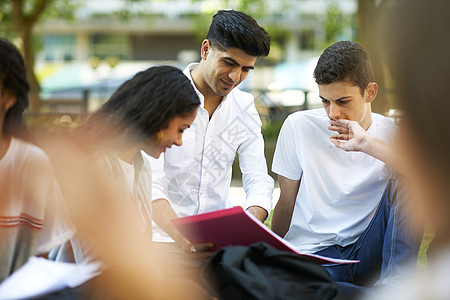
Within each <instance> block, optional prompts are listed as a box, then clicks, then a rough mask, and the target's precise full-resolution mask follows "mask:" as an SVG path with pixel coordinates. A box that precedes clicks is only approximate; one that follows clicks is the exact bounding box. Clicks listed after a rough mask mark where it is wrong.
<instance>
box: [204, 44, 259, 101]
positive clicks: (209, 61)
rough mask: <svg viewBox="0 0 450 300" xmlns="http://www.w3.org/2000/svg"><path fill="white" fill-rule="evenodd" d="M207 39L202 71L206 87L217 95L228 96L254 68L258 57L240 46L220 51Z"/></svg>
mask: <svg viewBox="0 0 450 300" xmlns="http://www.w3.org/2000/svg"><path fill="white" fill-rule="evenodd" d="M205 41H206V42H205ZM205 41H204V43H203V45H202V59H204V61H203V68H202V73H203V77H204V80H205V83H206V85H207V87H206V88H208V89H210V92H212V93H214V94H215V95H218V96H221V97H223V96H226V95H228V94H229V93H230V91H231V90H232V89H233V88H235V87H236V86H238V85H239V84H240V83H241V82H242V81H243V80H244V79H245V78H246V77H247V75H248V74H249V72H250V70H253V69H254V67H255V62H256V59H257V58H258V57H256V56H251V55H248V54H246V53H245V52H244V51H243V50H241V49H239V48H229V49H228V50H227V51H220V50H218V49H217V48H215V47H214V48H212V47H211V44H210V43H209V41H207V40H205Z"/></svg>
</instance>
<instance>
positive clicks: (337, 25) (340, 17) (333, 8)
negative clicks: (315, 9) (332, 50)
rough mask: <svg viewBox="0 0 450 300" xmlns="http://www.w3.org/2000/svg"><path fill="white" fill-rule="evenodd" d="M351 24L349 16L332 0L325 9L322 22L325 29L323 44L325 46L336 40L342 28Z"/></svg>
mask: <svg viewBox="0 0 450 300" xmlns="http://www.w3.org/2000/svg"><path fill="white" fill-rule="evenodd" d="M349 24H351V18H350V17H347V16H345V15H344V14H343V13H342V11H341V9H340V8H339V5H337V3H336V2H335V1H333V2H332V3H331V4H330V5H329V6H328V9H327V15H326V17H325V21H324V23H323V27H324V30H325V45H324V47H323V48H326V47H328V46H330V45H331V44H333V43H334V42H336V41H337V39H338V38H339V36H340V35H341V34H342V33H343V31H344V29H345V28H346V27H347V26H348V25H349Z"/></svg>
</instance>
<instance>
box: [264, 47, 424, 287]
mask: <svg viewBox="0 0 450 300" xmlns="http://www.w3.org/2000/svg"><path fill="white" fill-rule="evenodd" d="M314 77H315V79H316V82H317V84H318V86H319V96H320V98H321V99H322V104H323V107H324V108H323V109H315V110H309V111H301V112H296V113H294V114H292V115H290V116H289V117H288V118H287V119H286V121H285V122H284V124H283V127H282V129H281V131H280V134H279V137H278V141H277V147H276V150H275V154H274V160H273V166H272V169H273V171H274V172H275V173H277V174H278V177H279V183H280V199H279V201H278V203H277V206H276V207H275V210H274V215H273V220H272V230H273V231H274V232H276V233H277V234H279V235H280V236H282V237H284V238H285V239H287V240H288V241H290V242H291V243H293V244H294V245H295V246H297V247H298V249H299V250H300V251H303V252H307V253H308V252H309V253H316V254H319V255H323V256H328V257H334V258H341V259H352V260H360V262H359V263H356V264H348V265H345V264H344V265H334V266H327V267H326V269H327V271H328V272H329V273H330V275H331V276H332V278H333V280H335V281H337V282H340V283H342V285H343V286H345V287H346V286H349V292H350V293H353V290H355V291H357V290H358V289H360V290H364V289H365V287H372V286H373V285H381V284H389V283H391V282H394V281H395V280H396V278H397V275H394V274H396V272H397V270H398V269H399V268H400V266H402V265H403V264H406V263H407V262H409V259H410V258H417V254H418V250H419V246H420V240H421V237H422V232H421V231H420V230H419V231H417V230H411V229H410V228H409V227H408V224H407V223H406V221H405V219H406V215H407V213H408V210H407V208H406V207H403V206H402V205H401V202H403V199H404V195H403V190H402V189H401V187H400V186H399V185H398V182H397V180H396V177H392V175H395V174H393V170H392V168H390V167H389V166H388V165H386V164H385V163H384V162H383V161H381V160H378V159H376V158H374V157H371V156H369V155H367V154H365V153H349V152H345V151H342V150H341V149H338V148H336V147H335V146H334V145H333V144H332V143H331V142H330V136H335V134H336V132H334V131H336V128H335V127H334V125H335V122H337V121H339V120H351V121H354V122H355V123H357V124H359V126H360V127H361V128H362V130H363V131H364V132H366V133H367V135H370V136H373V137H376V138H378V139H379V140H382V141H384V142H390V141H391V140H392V138H393V135H394V133H395V130H396V127H395V125H394V123H393V121H392V120H390V119H388V118H386V117H384V116H382V115H379V114H375V113H372V110H371V103H372V101H374V99H375V97H376V95H377V90H378V86H377V84H376V83H375V81H374V76H373V72H372V67H371V64H370V59H369V57H368V54H367V53H366V51H365V49H364V48H363V47H362V46H361V45H359V44H358V43H356V42H350V41H341V42H337V43H335V44H333V45H331V46H330V47H328V48H327V49H326V50H325V51H324V52H323V53H322V55H321V56H320V58H319V61H318V63H317V66H316V69H315V71H314ZM400 206H402V208H401V209H400ZM374 273H378V277H375V281H376V282H374V280H373V279H374Z"/></svg>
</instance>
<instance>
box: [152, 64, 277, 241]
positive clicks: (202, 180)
mask: <svg viewBox="0 0 450 300" xmlns="http://www.w3.org/2000/svg"><path fill="white" fill-rule="evenodd" d="M196 65H197V64H190V65H188V66H187V67H186V69H185V70H184V73H185V75H186V76H187V77H188V78H189V79H190V80H191V82H192V77H191V71H192V70H193V68H195V66H196ZM192 85H193V86H194V89H195V91H196V92H197V94H198V96H199V98H200V102H201V105H200V107H199V108H198V113H197V117H196V118H195V120H194V122H193V124H192V126H191V127H190V128H188V129H186V130H185V131H184V134H183V145H182V146H180V147H176V146H174V147H172V148H171V149H167V151H166V153H165V154H164V155H161V157H160V158H159V159H158V160H154V159H153V161H152V170H153V195H152V199H153V200H156V199H160V198H163V199H167V200H168V201H169V203H170V204H171V206H172V208H173V209H174V211H175V212H176V214H177V215H178V216H179V217H183V216H189V215H196V214H200V213H205V212H209V211H214V210H219V209H224V208H229V207H231V202H230V199H229V195H228V191H229V188H230V183H231V167H232V164H233V161H234V159H235V157H236V153H237V154H238V156H239V166H240V168H241V171H242V181H243V185H244V190H245V192H246V202H245V206H244V209H247V208H248V207H250V206H260V207H262V208H264V209H266V210H267V211H268V212H269V213H270V210H271V208H272V193H273V185H274V184H273V179H272V177H270V176H269V175H268V173H267V165H266V159H265V157H264V140H263V137H262V134H261V120H260V118H259V115H258V112H257V110H256V107H255V104H254V99H253V96H252V95H251V94H249V93H246V92H242V91H240V90H239V89H237V88H234V89H233V90H232V91H231V92H230V93H229V94H228V95H227V96H226V97H224V99H223V100H222V102H221V103H220V105H219V106H218V107H217V109H216V110H215V112H214V114H213V115H212V117H211V119H209V113H208V111H207V110H206V109H205V108H204V97H203V95H202V94H201V93H200V92H199V91H198V90H197V89H196V88H195V85H194V83H193V82H192ZM153 234H154V235H153V236H154V240H155V241H172V240H171V239H170V238H169V237H168V235H166V234H165V233H164V232H163V231H162V230H160V229H159V228H157V227H156V228H154V231H153Z"/></svg>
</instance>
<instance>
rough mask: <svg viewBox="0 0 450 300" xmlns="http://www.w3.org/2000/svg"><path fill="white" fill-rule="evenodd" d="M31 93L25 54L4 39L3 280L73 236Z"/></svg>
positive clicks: (0, 50)
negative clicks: (33, 124) (28, 112)
mask: <svg viewBox="0 0 450 300" xmlns="http://www.w3.org/2000/svg"><path fill="white" fill-rule="evenodd" d="M28 91H29V86H28V82H27V79H26V73H25V65H24V61H23V58H22V56H21V54H20V53H19V51H18V50H17V49H16V47H15V46H13V45H12V44H11V43H9V42H8V41H6V40H4V39H0V133H1V136H0V282H1V281H3V280H4V279H5V278H6V277H8V276H9V275H10V274H11V273H13V272H14V271H15V270H17V269H18V268H19V267H20V266H22V265H23V264H24V263H26V262H27V260H28V258H29V257H30V256H33V255H43V256H46V255H47V253H48V252H49V251H50V250H51V248H53V247H55V246H58V245H60V244H62V243H64V242H65V241H66V240H68V239H69V238H70V237H71V236H72V235H73V229H72V226H71V224H70V223H66V220H65V219H64V218H65V217H67V215H65V213H66V211H65V207H64V201H63V199H62V194H61V191H60V189H59V186H58V184H57V181H56V180H55V178H54V175H53V170H52V167H51V165H50V160H49V158H48V157H47V155H46V154H45V152H44V151H43V150H42V149H41V148H39V147H37V146H35V145H34V144H33V143H32V141H31V136H30V133H29V131H28V129H27V126H26V124H25V121H24V119H23V116H22V114H23V112H24V110H25V108H26V107H27V106H28Z"/></svg>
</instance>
